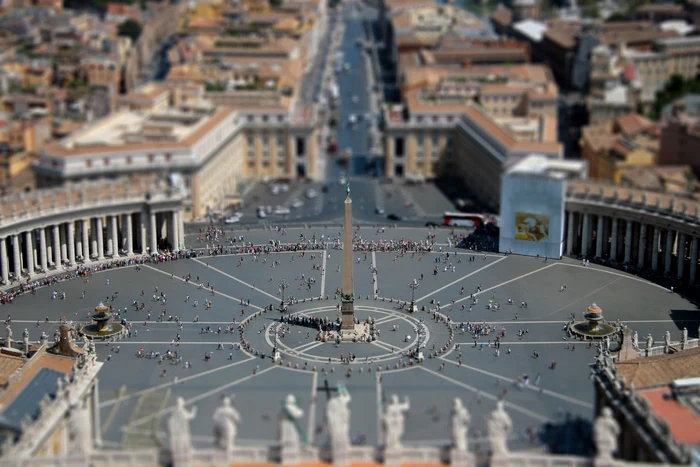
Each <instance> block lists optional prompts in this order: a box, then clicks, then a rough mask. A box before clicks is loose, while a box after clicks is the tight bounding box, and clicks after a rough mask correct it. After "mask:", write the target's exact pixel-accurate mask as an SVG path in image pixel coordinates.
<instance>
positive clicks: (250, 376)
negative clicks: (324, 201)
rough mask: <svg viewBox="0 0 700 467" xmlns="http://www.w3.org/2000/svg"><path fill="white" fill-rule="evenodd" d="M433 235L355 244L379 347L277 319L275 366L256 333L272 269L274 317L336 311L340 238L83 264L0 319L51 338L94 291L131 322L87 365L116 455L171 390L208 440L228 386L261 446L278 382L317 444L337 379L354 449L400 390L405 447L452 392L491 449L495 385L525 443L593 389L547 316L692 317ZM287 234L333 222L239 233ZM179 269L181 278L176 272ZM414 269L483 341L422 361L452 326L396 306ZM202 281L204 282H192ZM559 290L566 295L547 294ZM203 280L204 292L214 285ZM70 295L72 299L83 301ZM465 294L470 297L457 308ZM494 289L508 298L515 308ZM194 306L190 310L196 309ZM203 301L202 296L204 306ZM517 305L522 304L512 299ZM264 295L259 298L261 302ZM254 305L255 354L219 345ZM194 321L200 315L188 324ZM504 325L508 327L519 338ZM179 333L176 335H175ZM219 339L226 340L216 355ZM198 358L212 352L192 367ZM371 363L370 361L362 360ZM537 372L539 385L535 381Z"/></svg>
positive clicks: (627, 291) (551, 264)
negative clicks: (319, 334) (384, 247)
mask: <svg viewBox="0 0 700 467" xmlns="http://www.w3.org/2000/svg"><path fill="white" fill-rule="evenodd" d="M432 232H435V233H436V240H437V242H438V244H439V245H440V244H441V245H442V247H441V248H442V253H441V252H439V251H436V252H433V253H426V254H423V255H420V254H418V253H416V254H413V253H411V252H408V253H407V254H405V255H404V256H397V255H399V253H393V252H374V253H373V252H367V253H365V252H361V251H356V252H355V253H354V258H355V261H356V263H355V265H354V266H355V271H354V279H355V281H354V283H355V297H356V300H355V310H356V316H357V318H358V319H359V320H360V322H362V321H363V320H365V319H366V318H374V319H375V322H376V323H377V325H378V328H379V330H380V337H379V339H378V341H377V342H372V343H351V342H343V343H341V344H340V345H337V344H335V343H334V342H326V343H321V342H318V341H316V340H315V336H316V330H315V329H314V328H308V327H302V326H296V325H291V326H290V327H289V331H288V332H285V333H284V336H283V337H282V334H278V335H277V345H278V347H279V349H280V353H281V357H282V364H281V365H279V364H278V365H275V364H274V363H273V361H272V358H271V357H272V354H273V345H274V341H275V336H274V335H272V334H271V332H270V327H271V325H272V328H273V329H276V328H277V325H276V323H277V321H278V320H279V318H280V317H281V313H280V312H279V311H277V308H278V306H279V303H280V301H281V294H280V288H279V283H280V281H282V280H285V281H286V282H287V283H288V284H289V286H288V287H287V288H286V290H285V294H286V296H287V297H290V296H292V297H294V298H295V299H296V300H297V301H298V302H297V303H296V304H295V305H293V306H291V307H290V309H289V314H291V315H295V314H299V315H303V316H308V317H311V316H316V317H319V318H321V317H328V318H329V319H330V320H335V319H336V318H337V317H338V312H337V310H336V306H337V304H338V302H339V299H335V300H334V295H335V292H336V289H338V288H339V287H340V281H341V273H340V271H339V267H340V265H341V253H342V252H341V250H337V249H334V248H332V246H330V245H329V247H328V249H327V250H323V251H318V250H316V251H307V252H306V253H305V254H303V255H302V253H301V252H283V253H273V254H263V255H258V256H257V258H255V257H254V256H252V255H221V256H217V257H209V256H200V257H198V258H194V259H182V260H177V261H170V262H166V263H160V264H158V265H154V264H148V265H143V266H141V267H140V270H138V269H137V268H135V267H127V268H120V269H112V270H107V271H105V272H101V273H98V274H94V275H92V276H91V277H90V279H89V281H85V280H84V279H76V280H73V281H67V282H60V283H57V284H55V285H54V286H51V287H45V288H41V289H39V290H38V291H37V292H36V294H35V295H25V296H21V297H19V298H17V299H16V300H15V301H14V303H13V304H12V305H5V307H4V311H5V313H6V315H11V317H12V323H13V328H14V329H15V332H16V333H19V332H20V330H21V329H23V328H25V327H26V328H28V329H29V332H30V333H31V336H32V337H31V338H32V340H35V339H38V336H39V334H40V333H41V332H42V331H44V332H46V333H47V334H48V335H49V336H51V335H52V334H53V332H54V330H55V329H56V328H57V326H58V324H57V321H58V320H59V319H60V318H61V317H66V318H67V319H68V320H73V321H81V322H82V321H86V320H87V318H88V313H89V312H91V311H92V310H93V309H94V307H95V306H96V305H97V303H98V302H100V301H107V302H109V304H111V305H112V306H113V308H114V310H115V311H120V312H121V317H122V318H125V319H127V320H128V321H130V322H132V323H133V328H132V337H130V338H127V339H122V340H120V341H117V342H115V343H97V351H98V358H99V360H101V361H105V365H104V366H103V368H102V370H101V371H100V374H99V379H100V398H101V413H100V417H101V423H102V439H103V442H104V445H105V447H118V446H122V447H124V448H127V449H128V448H129V447H145V446H153V445H155V444H156V443H157V442H158V440H160V441H162V440H163V439H165V435H164V426H165V420H166V419H167V417H165V416H164V415H166V414H167V413H168V412H169V411H170V410H171V408H172V407H173V405H174V403H175V399H176V397H183V398H184V399H185V401H186V403H187V404H188V405H193V406H197V407H198V416H197V417H196V419H195V420H194V421H193V422H192V434H193V440H194V442H195V445H197V446H201V447H204V446H210V445H211V443H212V440H213V436H212V435H213V434H212V432H211V423H210V420H211V416H212V414H213V412H214V410H215V409H216V408H217V407H218V406H219V405H220V403H221V398H222V397H223V396H224V395H230V396H233V395H235V398H234V399H233V404H234V405H235V406H236V408H237V409H238V411H239V412H240V413H241V416H242V420H243V421H242V424H241V429H240V434H239V438H240V439H239V443H241V444H243V443H246V442H248V443H250V444H253V445H255V444H265V443H269V442H270V441H272V440H274V439H275V437H276V430H277V423H276V420H275V417H276V413H277V411H278V408H279V404H280V401H282V400H283V399H284V397H285V396H286V395H287V394H289V393H292V394H294V395H296V397H297V399H298V400H299V403H300V406H301V407H302V408H303V410H304V413H305V415H304V418H303V419H302V426H303V428H304V430H305V435H306V438H307V440H308V442H309V443H312V444H323V443H325V442H326V441H327V439H328V433H327V430H326V428H325V423H324V415H323V414H324V408H325V403H326V400H327V398H328V397H329V396H331V397H332V396H333V394H332V393H331V391H332V390H333V389H334V388H335V387H336V385H337V384H338V383H341V384H344V385H345V386H346V387H347V388H348V390H349V392H350V393H351V394H352V401H351V402H350V408H351V411H352V420H351V436H352V439H353V441H354V442H356V443H366V444H370V445H377V444H380V440H379V439H378V431H379V430H378V424H379V418H378V417H379V414H380V412H381V409H382V407H383V403H384V401H385V400H388V398H389V397H390V396H391V395H392V394H398V395H399V396H400V397H401V398H403V397H408V398H409V400H410V403H411V408H410V411H409V412H408V416H407V419H406V422H407V423H406V435H405V437H404V440H405V442H406V443H407V444H408V443H410V444H411V445H413V444H415V445H419V446H420V445H443V444H445V443H446V442H448V439H449V413H450V408H451V406H452V399H453V398H455V397H461V398H462V400H463V401H464V404H465V405H466V406H467V407H468V409H469V411H470V412H471V416H472V424H471V431H470V444H471V445H472V446H473V448H472V450H473V451H474V452H485V451H486V450H488V443H487V442H486V439H485V437H484V436H485V428H484V426H483V420H484V416H485V415H486V414H487V413H489V412H491V411H492V410H493V409H494V407H495V401H496V399H497V398H498V397H503V398H504V399H505V403H506V409H507V410H508V411H509V414H510V416H511V417H512V419H513V423H514V430H513V433H512V436H511V439H510V441H509V446H510V448H511V449H512V450H532V449H539V448H541V443H540V442H539V441H536V442H533V441H531V440H529V439H528V436H527V435H526V434H527V433H528V429H533V430H534V431H540V429H541V428H542V427H543V425H545V424H547V423H554V424H557V423H562V422H563V421H564V420H565V418H566V417H567V415H569V416H572V417H582V418H583V419H585V420H592V418H593V399H594V397H593V385H592V383H591V381H590V380H589V376H590V370H589V367H588V366H589V365H590V364H591V363H592V362H593V360H594V357H595V354H596V350H595V347H593V348H589V346H588V345H587V344H586V343H584V342H581V341H574V340H569V339H567V337H566V334H565V332H564V331H563V330H562V326H563V324H564V323H565V322H567V321H568V320H569V318H570V317H571V313H575V315H576V318H577V319H580V318H581V317H582V315H583V312H584V310H585V309H586V307H588V306H589V305H591V303H593V302H595V303H596V304H597V305H598V306H600V307H601V308H602V309H603V310H604V312H605V316H606V318H607V319H608V320H610V321H615V320H617V319H619V320H620V321H621V322H622V323H624V324H627V325H628V326H629V327H631V328H632V329H634V330H635V331H638V333H639V335H640V336H646V335H647V334H649V333H651V334H652V336H654V338H655V339H656V340H657V341H661V340H662V338H663V334H664V333H665V332H666V331H667V330H668V331H671V333H672V334H674V335H676V334H678V333H679V332H680V329H682V328H683V327H687V328H688V329H689V330H690V335H691V336H693V337H695V336H696V334H697V329H698V326H699V325H700V320H698V319H697V318H694V317H693V316H692V314H693V311H694V310H695V306H694V305H693V304H692V303H690V302H688V301H687V300H685V299H683V298H682V297H680V296H678V295H677V294H672V293H670V292H669V290H667V289H665V288H662V287H660V286H657V285H655V284H652V283H650V282H647V281H645V280H642V279H639V278H637V277H635V276H632V275H628V274H625V273H623V272H618V271H616V270H612V269H607V268H605V267H602V266H597V265H593V266H588V267H584V266H582V265H581V263H580V262H575V261H573V260H569V259H564V260H562V261H553V260H551V259H550V260H548V261H547V262H543V261H542V260H541V259H537V258H531V257H530V258H528V257H520V256H502V255H495V254H494V255H489V254H487V255H484V254H477V255H476V256H474V257H473V260H470V258H471V255H469V254H468V253H469V252H468V251H465V250H455V249H454V248H449V247H448V245H447V234H448V231H447V230H436V231H432ZM428 233H429V231H428V230H427V229H419V228H416V229H387V230H386V231H384V232H383V233H377V232H376V230H375V229H373V228H371V227H362V229H361V230H360V232H359V235H360V236H361V237H362V238H363V239H364V240H368V241H372V240H374V241H378V240H389V239H399V238H405V239H410V240H415V241H420V240H425V239H426V238H427V235H428ZM300 234H303V235H304V236H306V238H310V237H311V236H313V235H314V234H315V235H316V236H317V238H319V239H320V237H321V235H324V236H325V237H326V238H328V237H336V236H338V235H339V228H338V227H337V226H335V227H328V228H323V227H320V228H316V229H308V230H303V229H289V230H288V232H287V234H286V235H283V234H282V233H278V232H274V231H262V230H251V231H246V230H241V231H239V232H236V235H243V236H244V239H245V241H247V242H253V243H254V244H267V243H268V242H269V241H270V240H279V241H280V242H281V243H282V244H285V243H295V242H296V241H297V238H298V237H299V235H300ZM186 240H187V242H186V243H187V244H188V245H195V246H196V247H202V248H203V247H205V246H206V245H205V244H203V243H202V244H200V243H197V242H196V241H195V239H194V237H193V235H188V236H187V238H186ZM455 251H456V254H455ZM447 252H449V258H447ZM437 261H439V264H438V262H437ZM372 265H374V266H375V267H376V273H375V272H374V271H373V268H372ZM452 267H454V271H453V269H452ZM434 270H437V273H434ZM421 274H422V275H423V278H422V279H421ZM187 275H189V276H190V277H191V280H190V281H185V280H184V279H183V278H184V277H185V276H187ZM309 279H312V280H311V281H309ZM413 279H417V282H418V284H419V286H418V288H417V289H416V291H415V299H416V302H417V305H418V309H419V310H421V309H422V308H423V307H425V308H426V309H434V308H435V307H436V304H437V302H439V303H440V308H441V312H442V313H444V314H445V315H447V316H448V317H450V318H451V319H452V321H453V322H455V323H460V322H465V323H466V322H469V323H486V324H490V325H493V326H494V331H493V332H492V333H491V335H484V336H481V337H480V338H479V339H478V343H477V344H475V338H474V337H473V336H472V334H470V333H469V332H466V331H465V332H462V331H461V330H460V329H455V331H454V343H455V344H460V347H459V349H455V347H454V345H452V346H449V348H448V351H447V352H445V353H442V354H441V355H439V356H436V357H435V358H428V356H429V355H430V354H431V352H432V351H433V346H434V349H436V350H437V349H440V348H442V347H443V346H444V345H445V344H446V343H447V342H448V339H449V327H448V326H447V325H446V324H445V323H442V322H437V321H436V320H435V319H434V315H433V314H432V313H429V312H426V311H419V312H418V313H408V312H406V311H404V310H402V309H400V307H399V306H398V303H397V302H398V301H399V300H400V301H402V302H403V301H410V300H411V289H410V288H409V287H408V285H409V283H410V282H411V281H412V280H413ZM199 284H203V286H202V287H201V288H200V286H199ZM564 284H566V290H565V291H560V287H561V286H562V285H564ZM208 287H213V289H214V293H213V294H212V292H211V291H210V290H209V289H208ZM374 288H376V289H378V290H379V293H378V297H377V299H374V298H373V289H374ZM462 288H464V293H463V294H462V293H461V289H462ZM477 289H479V290H480V292H477ZM54 290H55V291H58V292H59V296H60V292H65V294H66V298H65V299H56V300H52V293H53V291H54ZM83 292H84V293H85V297H84V298H81V295H82V294H83ZM161 293H162V294H164V296H165V297H166V299H167V303H166V304H165V305H163V304H161V303H160V302H157V301H154V300H153V297H154V295H156V296H160V294H161ZM471 293H474V294H475V297H476V298H477V299H478V303H477V304H476V305H473V306H472V309H471V311H470V306H469V305H470V304H472V300H471V299H470V298H469V295H470V294H471ZM326 296H328V297H329V298H328V299H326V298H325V297H326ZM188 297H189V298H188ZM319 297H322V298H321V299H320V300H319ZM312 298H313V300H312ZM508 299H512V301H513V304H512V305H509V304H508ZM241 300H243V301H244V302H245V303H247V302H248V300H249V301H250V304H246V305H241ZM490 300H493V301H494V302H496V303H499V304H500V308H499V310H498V311H491V310H488V309H487V304H488V303H489V301H490ZM134 301H136V302H138V303H141V302H143V303H144V304H145V308H144V309H143V310H138V311H137V310H136V309H135V307H134V306H133V305H132V304H133V303H134ZM195 301H197V302H198V306H194V302H195ZM206 301H211V308H210V309H208V310H207V309H206V307H205V303H206ZM523 301H526V302H527V308H522V307H521V306H520V304H521V302H523ZM270 305H272V306H273V308H274V310H273V311H266V312H264V313H262V311H263V309H265V308H266V307H269V306H270ZM463 305H464V306H465V309H462V306H463ZM163 310H165V311H166V319H165V320H164V321H162V322H158V321H157V320H156V318H157V316H158V314H159V313H160V312H161V311H163ZM149 311H150V313H151V319H150V320H149V319H148V318H147V315H148V313H149ZM256 313H259V315H257V316H256V317H255V318H254V319H252V320H251V321H250V322H249V324H248V326H247V327H246V330H245V333H244V339H245V340H246V341H248V342H250V346H251V349H252V350H251V351H250V352H249V351H244V350H239V349H231V347H232V345H231V344H232V343H235V344H238V343H239V342H240V336H239V333H238V332H237V331H236V332H234V333H226V332H224V328H225V327H226V326H228V325H231V324H233V320H234V319H235V320H236V323H240V322H241V321H242V320H243V319H246V318H249V317H250V316H251V315H254V314H256ZM516 314H517V319H516ZM170 315H172V316H173V317H174V316H178V317H179V318H180V319H181V322H182V329H180V328H179V326H178V325H177V324H176V323H175V320H174V319H173V320H172V321H170V320H168V319H167V316H170ZM196 316H198V318H199V320H198V322H194V320H195V317H196ZM47 317H48V319H49V322H48V323H46V322H45V320H46V318H47ZM420 321H422V322H423V323H424V324H425V329H426V331H425V334H424V336H425V337H424V339H425V341H426V348H425V349H424V352H425V356H426V359H425V361H424V362H423V363H422V364H417V363H414V364H412V365H411V364H408V358H407V357H406V356H405V355H403V352H405V351H407V350H411V349H413V348H415V344H416V342H415V339H416V336H415V327H416V324H417V323H418V322H420ZM394 326H397V330H394ZM207 328H209V330H210V331H209V332H207ZM219 328H221V329H222V331H221V333H219V332H218V329H219ZM503 329H505V331H506V334H505V336H504V337H503V338H502V339H501V345H500V349H499V350H500V355H497V354H496V348H495V347H494V340H495V335H496V334H497V333H500V332H501V331H502V330H503ZM134 331H138V332H137V333H136V332H134ZM519 331H522V332H523V336H522V337H519ZM134 334H136V335H134ZM178 334H179V336H180V342H179V345H178V344H177V343H173V341H174V340H177V336H178ZM219 344H223V350H220V349H219ZM481 344H483V346H482V345H481ZM116 346H119V349H118V350H119V351H117V348H116ZM574 346H575V348H574ZM139 349H143V350H144V351H146V352H150V351H156V352H160V354H164V353H165V352H166V351H168V350H171V351H176V352H177V353H178V355H179V356H181V357H182V358H183V362H184V361H190V362H191V368H185V366H184V363H183V364H179V365H175V364H171V363H170V362H168V361H167V360H166V361H164V362H162V363H159V361H158V359H147V358H139V357H137V355H136V354H137V352H138V351H139ZM208 352H211V353H212V354H213V357H212V358H211V359H210V360H209V361H205V359H204V356H205V353H208ZM256 352H257V356H256ZM535 352H536V353H537V355H539V357H538V358H535ZM341 353H342V354H343V355H344V356H347V355H348V354H349V353H352V354H354V355H355V359H354V361H353V362H352V363H350V364H341V362H340V357H341ZM262 354H264V357H263V356H262ZM460 360H461V362H460ZM552 361H556V362H557V365H556V368H555V369H550V364H551V362H552ZM288 364H289V365H290V366H288ZM404 364H405V365H404ZM379 367H381V372H378V371H377V370H378V368H379ZM349 369H352V372H351V373H350V375H348V374H349V371H348V370H349ZM163 373H165V374H164V375H163ZM525 375H528V376H529V380H530V384H529V385H528V386H525V387H523V388H518V387H517V386H516V385H515V384H514V381H515V380H516V379H517V378H522V377H523V376H525ZM326 381H327V382H328V385H327V386H326V384H325V383H326ZM535 381H536V382H538V383H539V387H537V385H536V384H533V383H534V382H535Z"/></svg>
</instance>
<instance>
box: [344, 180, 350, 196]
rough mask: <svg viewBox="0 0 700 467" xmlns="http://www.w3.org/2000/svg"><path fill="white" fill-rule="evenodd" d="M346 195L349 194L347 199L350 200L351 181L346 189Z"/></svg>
mask: <svg viewBox="0 0 700 467" xmlns="http://www.w3.org/2000/svg"><path fill="white" fill-rule="evenodd" d="M345 193H346V194H347V198H348V199H350V181H349V180H348V184H347V185H346V187H345Z"/></svg>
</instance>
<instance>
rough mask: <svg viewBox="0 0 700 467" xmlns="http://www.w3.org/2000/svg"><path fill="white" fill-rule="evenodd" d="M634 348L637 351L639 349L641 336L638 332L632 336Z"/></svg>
mask: <svg viewBox="0 0 700 467" xmlns="http://www.w3.org/2000/svg"><path fill="white" fill-rule="evenodd" d="M632 347H634V348H635V349H638V348H639V334H637V331H634V334H632Z"/></svg>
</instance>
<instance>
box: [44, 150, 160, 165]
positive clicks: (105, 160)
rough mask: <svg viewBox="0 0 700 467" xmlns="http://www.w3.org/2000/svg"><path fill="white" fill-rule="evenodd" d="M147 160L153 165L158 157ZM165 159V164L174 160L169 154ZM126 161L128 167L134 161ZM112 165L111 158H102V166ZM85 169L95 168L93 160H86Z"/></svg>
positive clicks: (154, 156) (131, 159)
mask: <svg viewBox="0 0 700 467" xmlns="http://www.w3.org/2000/svg"><path fill="white" fill-rule="evenodd" d="M147 158H148V162H149V163H151V164H152V163H153V162H154V161H155V160H156V155H155V154H149V155H148V156H147ZM164 159H165V162H170V161H171V160H172V154H170V153H169V152H166V153H165V154H164ZM124 160H125V161H126V165H131V164H132V163H133V161H134V159H133V157H132V156H126V158H125V159H124ZM110 163H111V159H110V158H109V157H104V158H102V165H103V166H105V167H109V165H110ZM57 164H58V161H53V162H52V165H54V166H56V165H57ZM85 167H87V168H91V167H94V161H93V159H86V160H85Z"/></svg>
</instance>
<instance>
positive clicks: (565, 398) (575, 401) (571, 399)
mask: <svg viewBox="0 0 700 467" xmlns="http://www.w3.org/2000/svg"><path fill="white" fill-rule="evenodd" d="M441 359H442V358H441ZM442 360H445V361H446V362H448V363H451V364H453V365H455V366H458V367H461V368H464V369H466V370H472V371H476V372H477V373H481V374H484V375H487V376H491V377H492V378H496V379H499V380H501V381H507V382H513V378H508V377H506V376H501V375H498V374H496V373H491V372H490V371H486V370H482V369H481V368H476V367H473V366H470V365H465V364H464V363H462V365H459V363H457V362H453V361H452V360H447V359H442ZM526 388H527V389H530V390H532V391H535V392H541V393H543V394H546V395H548V396H552V397H556V398H557V399H561V400H563V401H566V402H569V403H571V404H574V405H578V406H580V407H583V408H586V409H593V404H591V403H589V402H585V401H582V400H579V399H576V398H574V397H570V396H567V395H565V394H560V393H558V392H554V391H550V390H549V389H540V388H539V387H537V386H526Z"/></svg>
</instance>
